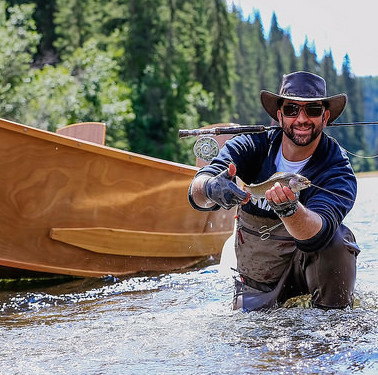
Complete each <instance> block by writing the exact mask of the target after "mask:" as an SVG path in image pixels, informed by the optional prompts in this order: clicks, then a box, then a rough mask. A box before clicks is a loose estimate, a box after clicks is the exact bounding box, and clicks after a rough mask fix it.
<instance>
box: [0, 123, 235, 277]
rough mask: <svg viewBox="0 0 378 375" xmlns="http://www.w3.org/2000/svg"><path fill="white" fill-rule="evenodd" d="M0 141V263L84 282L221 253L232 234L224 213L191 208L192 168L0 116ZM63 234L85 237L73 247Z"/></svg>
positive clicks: (173, 267)
mask: <svg viewBox="0 0 378 375" xmlns="http://www.w3.org/2000/svg"><path fill="white" fill-rule="evenodd" d="M0 139H1V144H0V160H1V162H0V176H1V180H2V183H1V184H0V196H1V201H0V212H1V216H0V233H1V235H0V266H3V267H11V268H14V269H20V270H29V271H37V272H47V273H53V274H65V275H75V276H86V277H99V276H103V275H109V274H111V275H126V274H132V273H137V272H142V271H170V270H176V269H182V268H186V267H190V266H192V265H194V264H196V263H197V262H198V261H199V260H201V259H203V257H207V256H209V254H219V253H220V252H221V250H222V245H223V243H224V241H225V240H226V239H227V238H228V237H229V235H230V234H231V231H232V226H233V218H232V216H233V213H232V212H231V211H224V210H220V211H217V212H198V211H196V210H194V209H193V208H192V207H191V206H190V205H189V203H188V199H187V189H188V186H189V184H190V181H191V180H192V178H193V176H194V174H195V172H196V171H197V168H196V167H192V166H187V165H183V164H177V163H172V162H168V161H164V160H160V159H155V158H151V157H146V156H142V155H138V154H134V153H130V152H126V151H121V150H116V149H112V148H109V147H106V146H101V145H96V144H94V143H90V142H86V141H82V140H78V139H74V138H70V137H67V136H62V135H58V134H55V133H50V132H47V131H43V130H39V129H35V128H31V127H27V126H24V125H20V124H16V123H13V122H9V121H6V120H1V119H0ZM64 230H66V232H64ZM67 230H69V231H71V232H72V231H75V233H78V232H79V233H80V234H81V235H82V234H83V233H84V234H85V235H86V236H87V237H85V236H84V237H83V236H81V237H80V243H79V242H75V241H78V240H77V236H76V237H74V242H72V235H67V233H71V232H67ZM63 232H64V233H65V236H63V237H62V233H63ZM54 233H55V234H54ZM57 233H60V238H57V237H59V236H58V235H57ZM88 233H96V236H97V237H95V239H94V238H93V236H92V237H91V236H90V235H89V237H88ZM127 233H132V234H133V235H134V239H135V241H133V240H130V236H127ZM121 237H122V238H123V240H122V238H121ZM83 238H84V239H83ZM143 238H146V241H147V240H148V239H149V242H148V241H147V242H148V243H147V245H145V246H144V243H145V242H146V241H144V240H143ZM178 238H179V239H180V241H179V242H178ZM151 239H153V240H152V241H151ZM154 241H155V242H156V246H154ZM96 243H97V244H99V245H101V246H97V248H99V249H100V250H97V251H96V250H93V246H95V245H96ZM175 244H176V245H175ZM142 245H143V246H142ZM172 246H173V248H174V249H175V250H174V251H172V250H171V247H172ZM175 246H176V247H175ZM95 247H96V246H95ZM154 248H156V251H154ZM0 277H1V274H0Z"/></svg>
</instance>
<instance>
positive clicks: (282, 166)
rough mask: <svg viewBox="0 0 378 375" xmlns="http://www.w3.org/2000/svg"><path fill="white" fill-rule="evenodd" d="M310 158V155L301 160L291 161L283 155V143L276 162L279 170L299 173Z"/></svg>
mask: <svg viewBox="0 0 378 375" xmlns="http://www.w3.org/2000/svg"><path fill="white" fill-rule="evenodd" d="M310 158H311V156H309V157H308V158H307V159H304V160H300V161H289V160H287V159H285V157H284V156H283V155H282V145H281V146H280V149H279V150H278V153H277V156H276V160H275V161H274V164H275V165H276V167H277V172H291V173H298V172H300V171H301V170H302V169H303V168H304V166H305V165H306V164H307V162H308V161H309V160H310Z"/></svg>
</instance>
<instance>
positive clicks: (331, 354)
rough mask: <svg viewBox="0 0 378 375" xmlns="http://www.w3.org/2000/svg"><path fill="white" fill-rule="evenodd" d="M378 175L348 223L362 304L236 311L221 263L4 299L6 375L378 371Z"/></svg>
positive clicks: (362, 188)
mask: <svg viewBox="0 0 378 375" xmlns="http://www.w3.org/2000/svg"><path fill="white" fill-rule="evenodd" d="M377 184H378V178H376V177H369V178H361V179H360V180H359V193H358V198H357V202H356V205H355V208H354V209H353V211H352V212H351V213H350V214H349V216H348V218H347V220H346V224H347V225H348V226H349V227H350V228H351V229H352V230H353V232H354V233H355V234H356V237H357V240H358V242H359V245H360V247H361V250H362V252H361V254H360V256H359V259H358V276H357V277H358V280H357V286H356V297H357V303H356V307H355V308H354V309H346V310H342V311H338V310H330V311H321V310H317V309H312V308H309V309H305V308H300V307H293V308H279V309H273V310H270V311H268V312H253V313H250V314H243V313H241V312H240V311H232V306H231V303H232V296H233V286H232V283H231V282H230V278H229V277H228V276H226V275H224V274H223V273H222V272H220V267H219V265H217V264H207V265H204V266H203V267H201V268H199V269H195V270H190V271H188V272H183V273H172V274H163V275H155V276H139V277H133V278H125V279H120V280H118V279H114V278H112V277H108V278H104V279H82V280H70V281H67V282H65V283H61V284H59V285H55V286H38V287H35V288H32V289H30V290H28V291H18V292H1V293H0V333H1V335H0V347H1V348H2V350H1V352H0V369H1V370H0V373H1V374H21V373H22V374H25V373H29V374H75V375H77V374H96V375H98V374H147V373H151V374H173V373H174V374H371V375H373V374H377V373H378V343H377V333H378V314H377V312H378V291H377V285H378V273H377V271H378V252H377V250H378V226H377V223H378V208H377V205H376V198H377V190H376V186H377Z"/></svg>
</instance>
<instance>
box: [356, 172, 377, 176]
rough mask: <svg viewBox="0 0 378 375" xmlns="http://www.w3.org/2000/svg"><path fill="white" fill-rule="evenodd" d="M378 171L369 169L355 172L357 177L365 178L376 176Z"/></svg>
mask: <svg viewBox="0 0 378 375" xmlns="http://www.w3.org/2000/svg"><path fill="white" fill-rule="evenodd" d="M377 176H378V171H370V172H358V173H356V177H357V178H365V177H377Z"/></svg>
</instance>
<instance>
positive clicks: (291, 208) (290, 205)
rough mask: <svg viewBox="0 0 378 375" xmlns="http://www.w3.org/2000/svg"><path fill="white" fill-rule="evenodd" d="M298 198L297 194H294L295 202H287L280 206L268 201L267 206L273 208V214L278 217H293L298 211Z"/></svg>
mask: <svg viewBox="0 0 378 375" xmlns="http://www.w3.org/2000/svg"><path fill="white" fill-rule="evenodd" d="M298 198H299V193H296V194H295V200H293V201H287V202H283V203H280V204H277V203H274V202H273V201H269V206H270V207H272V208H273V210H274V212H275V213H276V214H277V215H278V216H279V217H289V216H291V215H294V214H295V213H296V212H297V210H298Z"/></svg>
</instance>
